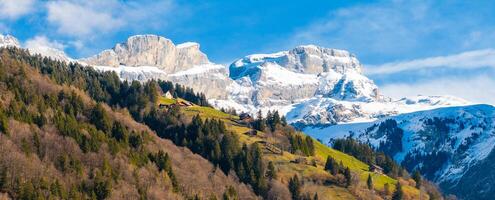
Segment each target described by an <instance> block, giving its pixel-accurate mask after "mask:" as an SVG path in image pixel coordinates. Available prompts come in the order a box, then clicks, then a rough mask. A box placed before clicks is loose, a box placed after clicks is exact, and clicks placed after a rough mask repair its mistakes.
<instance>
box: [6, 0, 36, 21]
mask: <svg viewBox="0 0 495 200" xmlns="http://www.w3.org/2000/svg"><path fill="white" fill-rule="evenodd" d="M34 5H35V0H0V13H1V14H0V18H6V19H11V20H14V19H17V18H19V17H21V16H23V15H26V14H28V13H30V12H31V11H33V9H34Z"/></svg>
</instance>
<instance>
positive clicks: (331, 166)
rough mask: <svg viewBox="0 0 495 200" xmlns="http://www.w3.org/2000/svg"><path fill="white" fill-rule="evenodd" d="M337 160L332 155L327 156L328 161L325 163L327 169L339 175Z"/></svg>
mask: <svg viewBox="0 0 495 200" xmlns="http://www.w3.org/2000/svg"><path fill="white" fill-rule="evenodd" d="M338 167H339V166H338V164H337V162H336V161H335V160H334V159H333V158H332V157H330V156H328V157H327V162H326V163H325V171H328V172H330V173H331V174H332V175H334V176H335V175H337V173H338V171H339V169H338Z"/></svg>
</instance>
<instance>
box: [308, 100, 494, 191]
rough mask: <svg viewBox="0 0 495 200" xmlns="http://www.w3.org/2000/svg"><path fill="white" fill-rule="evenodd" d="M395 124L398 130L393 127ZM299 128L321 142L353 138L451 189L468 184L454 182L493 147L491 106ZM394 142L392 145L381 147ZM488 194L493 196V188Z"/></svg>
mask: <svg viewBox="0 0 495 200" xmlns="http://www.w3.org/2000/svg"><path fill="white" fill-rule="evenodd" d="M394 127H397V128H399V129H400V130H401V131H391V130H394ZM303 131H304V132H305V133H307V134H309V135H311V136H312V137H315V138H318V139H320V140H322V141H324V142H331V140H332V139H336V138H344V137H348V136H352V137H353V138H356V139H358V140H360V141H362V142H365V143H369V144H371V145H372V146H374V147H375V148H377V149H381V150H383V151H385V152H386V153H388V154H389V155H391V156H393V157H394V159H395V160H396V161H398V162H399V163H402V165H403V166H405V167H406V168H408V170H410V171H411V170H414V169H419V170H420V171H421V172H422V174H424V175H426V176H427V177H428V178H429V179H430V180H434V181H435V182H437V183H439V184H440V185H441V186H442V188H443V189H445V190H448V191H451V192H455V190H456V187H466V186H465V185H458V184H457V183H458V181H459V180H461V179H468V178H469V177H465V174H466V172H468V171H469V169H470V168H471V167H473V166H476V165H478V164H480V163H481V162H482V161H484V160H485V159H486V158H487V157H488V156H489V155H490V153H491V152H492V151H493V148H494V146H495V107H493V106H491V105H471V106H461V107H445V108H438V109H433V110H426V111H419V112H413V113H408V114H400V115H396V116H392V117H385V118H381V119H379V120H376V121H373V122H363V123H350V124H340V125H334V126H308V127H305V128H304V129H303ZM397 141H400V142H397ZM392 143H393V144H392ZM397 144H398V145H399V146H397V148H395V149H393V148H392V149H391V148H384V147H388V146H391V145H392V146H393V145H397ZM486 175H490V176H495V171H493V170H488V172H487V174H486ZM492 184H495V181H493V182H492ZM486 192H492V194H495V190H493V189H491V190H490V191H486Z"/></svg>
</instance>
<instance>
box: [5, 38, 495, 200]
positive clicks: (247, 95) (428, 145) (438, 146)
mask: <svg viewBox="0 0 495 200" xmlns="http://www.w3.org/2000/svg"><path fill="white" fill-rule="evenodd" d="M1 46H17V47H20V46H21V45H20V43H19V42H18V41H17V39H15V38H14V37H12V36H0V47H1ZM29 51H30V52H31V53H36V54H41V55H44V56H48V57H51V58H54V59H57V60H61V61H69V62H72V61H73V62H80V63H82V64H84V65H88V66H91V67H94V68H95V69H97V70H101V71H115V72H116V73H117V74H118V75H119V76H120V78H121V79H127V80H141V81H144V80H149V79H163V80H170V81H173V82H176V83H179V84H182V85H186V86H189V87H192V88H193V89H194V90H195V91H198V92H203V93H205V94H206V95H207V97H208V98H209V101H210V102H211V104H212V105H214V106H215V107H217V108H233V109H235V110H237V111H238V112H248V113H251V114H255V113H256V112H257V111H258V110H262V111H263V112H264V113H266V112H268V111H269V110H278V111H279V112H280V113H281V114H283V115H286V117H287V119H288V121H289V122H290V123H292V124H293V125H295V126H296V127H298V128H300V129H301V130H303V131H304V132H306V133H307V134H309V135H311V136H313V137H315V138H318V139H321V140H323V141H324V142H325V143H326V142H330V143H329V145H331V140H332V139H336V138H342V137H350V136H352V137H354V138H356V139H358V140H360V141H362V142H365V143H369V144H370V145H372V146H373V147H375V148H377V149H379V150H382V151H384V152H386V153H387V154H389V155H391V156H393V157H394V158H395V160H396V161H398V162H402V164H403V165H404V166H405V167H406V168H408V169H409V170H420V171H421V172H422V173H423V174H424V175H425V176H426V177H428V178H429V179H431V180H433V181H435V182H437V183H438V184H439V185H440V186H441V188H442V189H443V190H445V191H446V192H448V193H453V194H456V195H458V196H459V197H462V198H466V199H472V198H479V199H487V198H488V197H490V196H493V195H495V189H492V187H491V185H493V184H495V178H486V177H492V176H493V177H495V170H493V169H490V168H488V167H484V166H489V164H490V160H492V158H491V157H493V156H492V155H491V152H492V150H493V147H494V146H495V141H494V140H495V128H494V124H495V122H494V120H495V115H494V112H495V108H494V107H493V106H491V105H473V104H472V103H470V102H468V101H466V100H463V99H460V98H457V97H452V96H416V97H404V98H402V99H391V98H389V97H386V96H383V95H382V94H380V90H379V88H378V87H377V86H376V85H375V84H374V82H373V81H372V80H370V79H369V78H367V77H366V76H365V75H364V74H363V66H362V65H361V63H360V62H359V60H358V59H357V58H356V56H354V55H353V54H351V53H349V52H347V51H345V50H337V49H330V48H324V47H318V46H314V45H305V46H298V47H295V48H294V49H291V50H288V51H282V52H277V53H272V54H254V55H249V56H245V57H243V58H240V59H238V60H236V61H234V62H233V63H232V64H231V65H230V66H223V65H219V64H215V63H213V62H211V61H209V60H208V57H207V56H206V54H204V53H203V52H201V51H200V45H199V44H197V43H193V42H187V43H183V44H178V45H175V44H174V43H173V42H172V41H171V40H169V39H166V38H164V37H161V36H156V35H136V36H132V37H130V38H129V39H128V40H127V41H125V42H124V43H119V44H116V45H115V47H113V48H112V49H109V50H104V51H102V52H101V53H100V54H98V55H95V56H91V57H89V58H83V59H72V58H69V57H67V55H66V54H65V53H63V52H62V51H59V50H56V49H52V48H49V47H45V48H41V47H40V48H34V49H29ZM473 170H476V171H473ZM480 171H482V172H483V173H481V174H484V175H485V176H486V177H485V178H478V177H480V176H482V175H481V174H480Z"/></svg>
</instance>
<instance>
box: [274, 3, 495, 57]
mask: <svg viewBox="0 0 495 200" xmlns="http://www.w3.org/2000/svg"><path fill="white" fill-rule="evenodd" d="M484 4H485V3H478V4H477V3H476V2H475V1H455V3H454V2H452V3H445V2H443V1H422V0H419V1H407V0H394V1H378V2H374V3H361V4H354V5H353V6H350V7H344V8H341V9H338V10H335V11H330V12H329V13H328V15H326V16H324V17H321V18H320V19H319V20H316V21H314V22H312V23H311V24H309V25H307V26H304V27H301V28H299V29H298V30H296V31H295V33H294V34H293V35H292V37H291V38H289V42H287V39H286V38H284V39H281V40H282V41H278V42H279V43H280V44H281V45H284V46H287V45H290V46H295V45H299V44H306V43H315V44H318V45H323V46H327V47H331V48H343V49H347V50H350V51H352V52H354V53H356V54H357V56H358V57H359V58H361V60H363V61H364V62H367V63H380V62H387V61H388V62H390V60H399V59H411V58H415V57H416V58H417V57H426V56H430V55H441V54H442V53H443V54H453V53H455V52H456V51H457V52H460V51H468V50H472V49H485V48H493V42H492V41H493V40H494V39H495V34H494V33H495V26H493V24H489V23H487V22H486V16H491V15H492V14H491V13H493V11H492V9H489V8H490V6H487V5H484ZM486 4H490V5H493V3H486ZM492 7H493V6H492ZM459 10H463V12H458V11H459ZM484 16H485V17H484Z"/></svg>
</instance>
